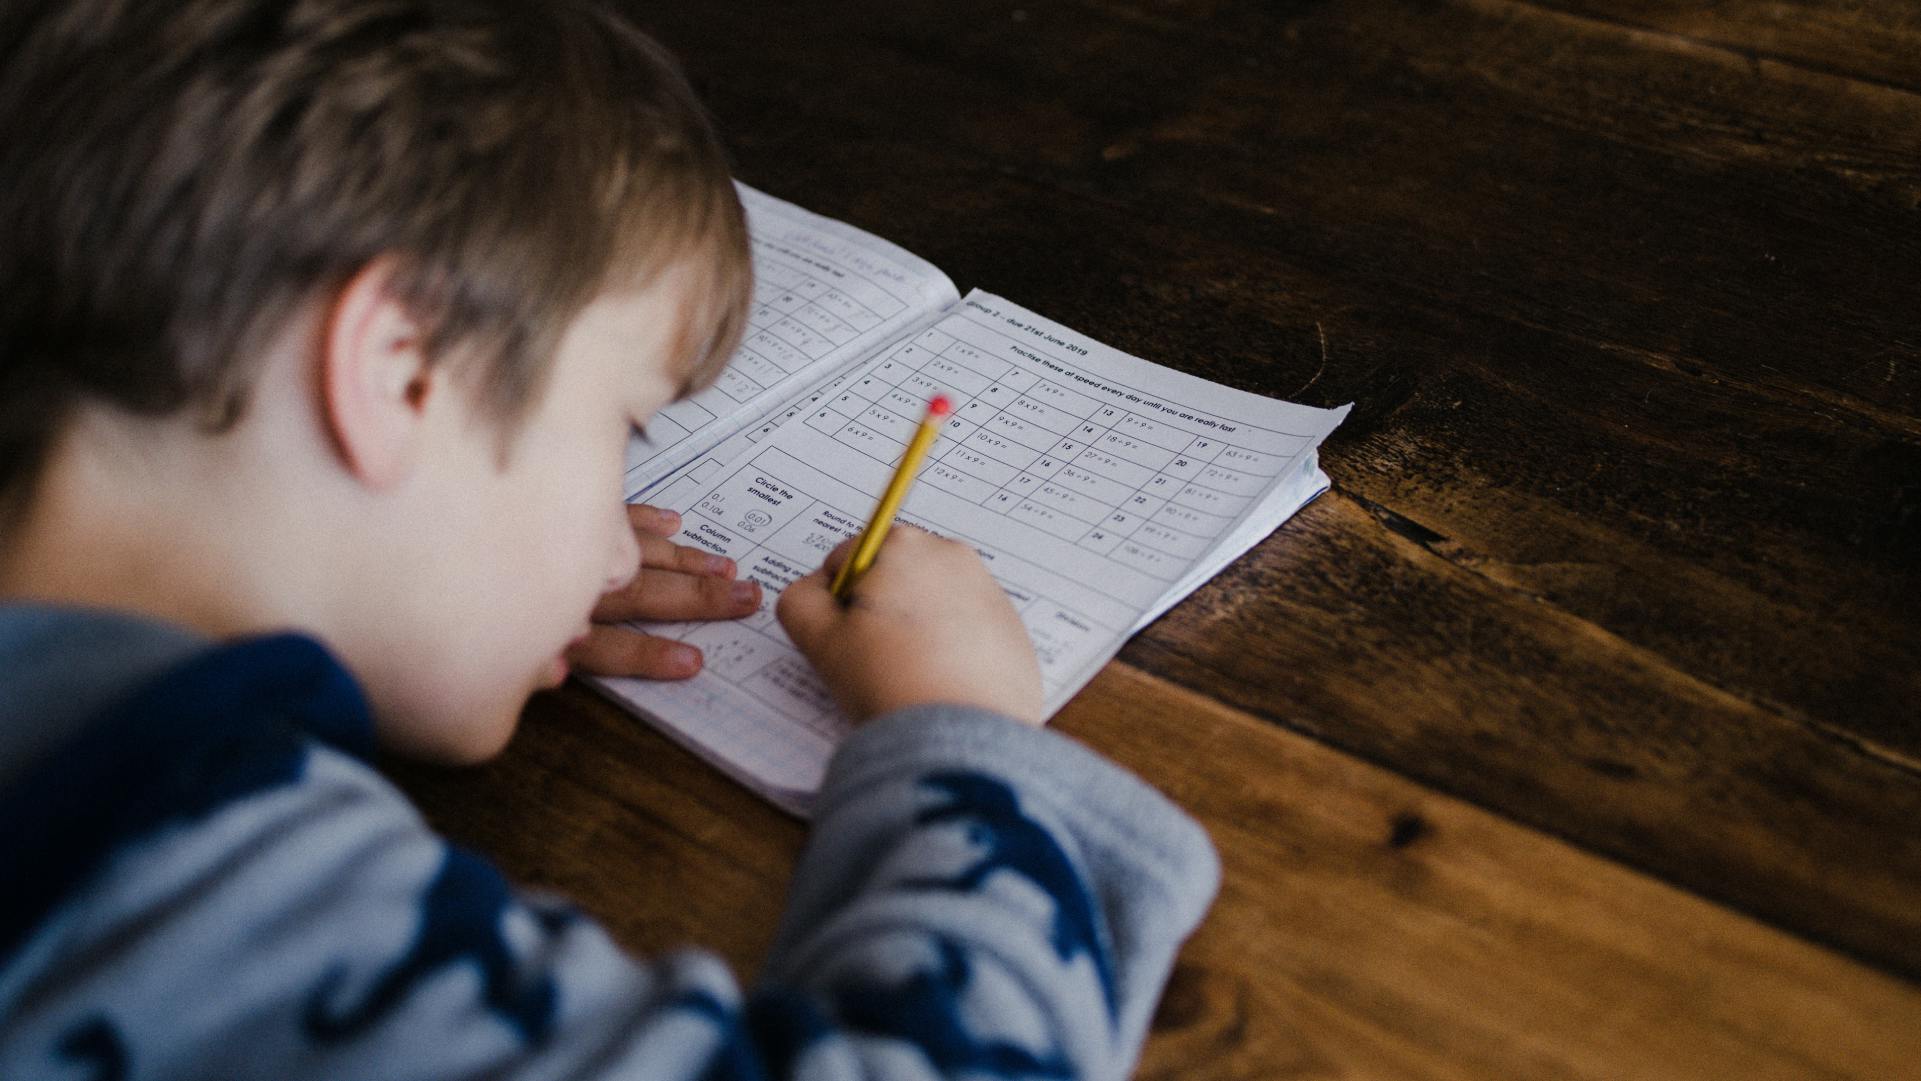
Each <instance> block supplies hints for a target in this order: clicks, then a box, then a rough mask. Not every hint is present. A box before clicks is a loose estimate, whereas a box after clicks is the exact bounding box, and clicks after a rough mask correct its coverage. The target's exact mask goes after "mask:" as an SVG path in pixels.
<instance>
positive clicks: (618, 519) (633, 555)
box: [602, 503, 640, 593]
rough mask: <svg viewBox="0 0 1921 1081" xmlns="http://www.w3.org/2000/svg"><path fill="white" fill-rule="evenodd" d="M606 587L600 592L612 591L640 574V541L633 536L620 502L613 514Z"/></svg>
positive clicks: (631, 527) (625, 512) (625, 510)
mask: <svg viewBox="0 0 1921 1081" xmlns="http://www.w3.org/2000/svg"><path fill="white" fill-rule="evenodd" d="M608 558H609V559H610V561H611V562H609V563H608V564H607V588H606V589H604V590H603V591H602V592H606V593H612V592H613V591H614V590H616V589H619V588H621V587H622V586H624V585H626V584H627V583H629V582H631V581H633V580H634V578H635V577H636V576H637V575H639V574H640V541H638V540H636V539H635V538H634V527H633V525H632V524H631V523H630V522H628V520H627V505H626V504H624V503H623V504H620V505H619V510H617V511H616V512H615V514H614V546H613V552H612V554H611V555H610V556H609V557H608Z"/></svg>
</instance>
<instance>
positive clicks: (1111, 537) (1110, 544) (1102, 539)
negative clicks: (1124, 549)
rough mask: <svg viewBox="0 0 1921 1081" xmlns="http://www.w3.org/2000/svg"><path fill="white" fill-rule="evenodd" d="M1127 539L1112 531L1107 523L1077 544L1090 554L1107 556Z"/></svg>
mask: <svg viewBox="0 0 1921 1081" xmlns="http://www.w3.org/2000/svg"><path fill="white" fill-rule="evenodd" d="M1126 539H1127V538H1126V537H1123V536H1121V535H1120V534H1119V533H1116V532H1114V531H1113V530H1112V529H1110V528H1109V527H1108V526H1107V524H1106V523H1105V522H1103V523H1102V524H1100V525H1097V526H1095V527H1094V528H1092V529H1090V530H1088V531H1087V535H1086V536H1084V537H1082V538H1081V539H1080V540H1079V541H1078V542H1077V543H1078V544H1079V545H1080V546H1081V547H1082V548H1085V549H1087V550H1088V551H1090V552H1095V553H1098V554H1100V555H1107V554H1109V553H1111V552H1112V551H1113V550H1114V549H1115V548H1118V547H1119V546H1120V543H1121V542H1122V541H1123V540H1126Z"/></svg>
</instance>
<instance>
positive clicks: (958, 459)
mask: <svg viewBox="0 0 1921 1081" xmlns="http://www.w3.org/2000/svg"><path fill="white" fill-rule="evenodd" d="M941 464H943V465H946V466H948V467H950V468H953V469H957V470H959V471H960V472H963V473H966V474H967V475H968V476H970V477H977V478H979V479H981V480H984V481H986V482H988V483H989V484H991V485H993V486H995V487H999V486H1001V485H1003V484H1006V483H1007V482H1009V481H1011V480H1013V479H1014V478H1015V477H1016V476H1017V475H1019V473H1020V470H1018V469H1016V468H1014V467H1013V466H1011V465H1008V464H1007V463H1006V462H1002V461H998V460H996V459H993V458H989V457H987V456H986V455H984V454H982V453H980V452H979V451H977V450H974V449H973V448H971V447H969V446H967V445H966V444H964V443H962V444H955V446H954V447H953V448H952V449H950V450H949V451H948V452H947V453H946V454H944V455H942V456H941Z"/></svg>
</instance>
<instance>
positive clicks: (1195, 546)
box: [1129, 521, 1212, 559]
mask: <svg viewBox="0 0 1921 1081" xmlns="http://www.w3.org/2000/svg"><path fill="white" fill-rule="evenodd" d="M1129 539H1130V540H1132V541H1135V542H1137V543H1140V544H1145V545H1147V546H1148V547H1150V548H1153V549H1155V550H1156V551H1160V552H1166V553H1167V554H1169V555H1171V556H1176V557H1178V558H1180V559H1193V558H1195V557H1196V556H1199V555H1200V554H1201V553H1202V552H1205V551H1207V546H1208V545H1209V544H1211V543H1212V541H1210V540H1208V539H1207V538H1206V537H1196V536H1194V535H1193V534H1191V533H1182V532H1181V531H1179V530H1177V529H1169V528H1168V527H1166V526H1164V525H1156V524H1154V522H1152V521H1146V522H1142V523H1141V526H1140V528H1139V529H1136V530H1135V531H1134V535H1133V536H1132V537H1130V538H1129Z"/></svg>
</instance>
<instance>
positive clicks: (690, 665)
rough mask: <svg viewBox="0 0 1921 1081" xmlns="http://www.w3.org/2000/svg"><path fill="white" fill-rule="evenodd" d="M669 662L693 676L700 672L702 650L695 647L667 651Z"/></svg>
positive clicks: (679, 647)
mask: <svg viewBox="0 0 1921 1081" xmlns="http://www.w3.org/2000/svg"><path fill="white" fill-rule="evenodd" d="M667 662H668V663H669V664H671V665H673V666H674V667H675V668H677V669H679V670H680V671H682V672H685V673H686V674H687V675H690V676H691V675H693V674H694V673H695V672H698V671H700V650H698V649H695V648H694V647H693V646H675V647H674V648H673V649H670V650H668V651H667Z"/></svg>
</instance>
